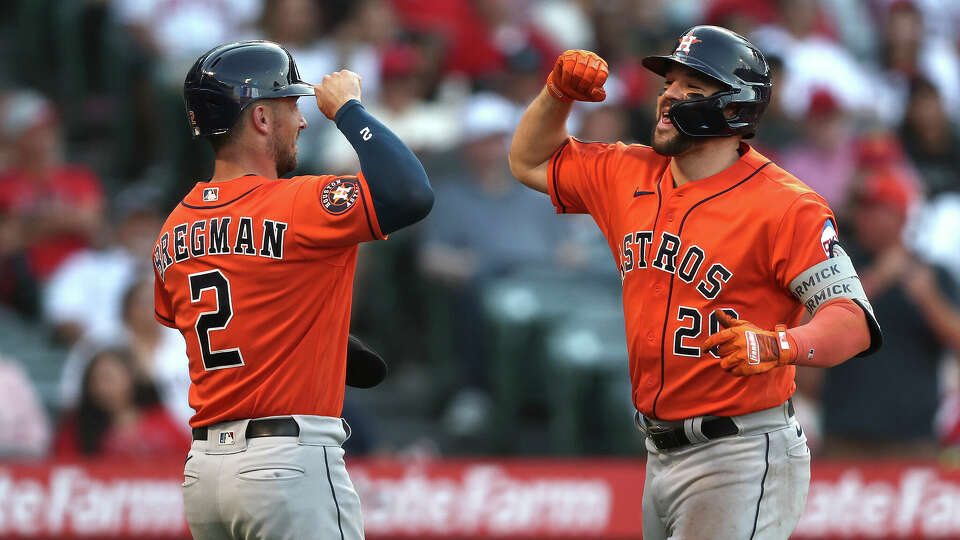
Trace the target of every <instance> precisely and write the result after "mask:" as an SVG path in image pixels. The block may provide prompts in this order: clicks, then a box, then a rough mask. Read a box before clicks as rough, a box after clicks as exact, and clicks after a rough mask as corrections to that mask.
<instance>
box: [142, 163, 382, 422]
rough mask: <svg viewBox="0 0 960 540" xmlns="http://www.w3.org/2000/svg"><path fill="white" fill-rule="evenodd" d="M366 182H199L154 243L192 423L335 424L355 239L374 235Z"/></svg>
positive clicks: (162, 301) (159, 314)
mask: <svg viewBox="0 0 960 540" xmlns="http://www.w3.org/2000/svg"><path fill="white" fill-rule="evenodd" d="M369 193H370V190H369V188H368V187H367V184H366V181H365V180H364V178H363V175H357V176H345V177H334V176H298V177H295V178H293V179H290V180H283V179H281V180H268V179H266V178H263V177H260V176H254V175H248V176H242V177H240V178H235V179H233V180H229V181H226V182H215V183H207V182H200V183H198V184H197V185H196V186H195V187H194V188H193V189H192V190H191V191H190V193H189V194H187V196H186V197H185V198H184V199H183V201H182V202H181V203H180V204H179V205H177V207H176V208H175V209H174V210H173V212H171V214H170V216H169V217H168V218H167V220H166V223H164V225H163V229H162V230H161V231H160V236H159V239H158V240H157V244H156V246H155V247H154V253H153V263H154V272H155V284H156V285H155V289H156V291H155V294H156V298H155V303H156V318H157V320H158V321H160V322H161V323H162V324H164V325H166V326H170V327H172V328H177V329H179V330H180V332H181V333H183V337H184V340H185V341H186V345H187V356H188V358H189V361H190V379H191V382H192V384H191V385H190V406H191V407H193V408H194V410H195V411H196V414H194V416H193V417H192V418H191V419H190V425H191V426H193V427H199V426H206V425H209V424H213V423H216V422H221V421H224V420H233V419H243V418H258V417H264V416H277V415H289V414H310V415H322V416H333V417H339V416H340V412H341V409H342V407H343V393H344V380H345V376H346V354H347V334H348V332H349V323H350V307H351V301H352V297H353V277H354V269H355V267H356V261H357V245H358V243H360V242H364V241H368V240H374V239H381V238H384V236H383V235H382V234H381V231H380V226H379V224H378V221H377V216H376V214H375V213H374V208H373V204H372V201H371V200H370V195H369Z"/></svg>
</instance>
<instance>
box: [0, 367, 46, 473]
mask: <svg viewBox="0 0 960 540" xmlns="http://www.w3.org/2000/svg"><path fill="white" fill-rule="evenodd" d="M49 443H50V421H49V420H48V419H47V411H46V410H45V409H44V408H43V404H42V403H41V402H40V398H39V396H38V395H37V390H36V388H34V386H33V382H31V381H30V379H29V377H27V374H26V373H25V372H24V370H23V368H22V367H21V365H20V363H19V362H18V361H16V360H12V359H10V358H5V357H2V356H0V459H6V458H25V457H41V456H42V455H44V454H45V453H46V451H47V445H48V444H49Z"/></svg>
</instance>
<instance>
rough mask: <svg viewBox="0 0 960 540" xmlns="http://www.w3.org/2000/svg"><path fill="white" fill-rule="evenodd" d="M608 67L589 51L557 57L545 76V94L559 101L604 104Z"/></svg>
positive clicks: (608, 73)
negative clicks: (598, 102) (604, 85)
mask: <svg viewBox="0 0 960 540" xmlns="http://www.w3.org/2000/svg"><path fill="white" fill-rule="evenodd" d="M608 75H610V68H608V67H607V62H606V60H604V59H603V58H600V57H599V56H597V55H596V54H595V53H592V52H590V51H581V50H576V51H567V52H565V53H563V54H561V55H560V56H559V57H558V58H557V63H556V64H554V66H553V71H552V72H550V76H549V77H547V91H548V92H550V95H551V96H553V97H554V98H556V99H559V100H560V101H573V100H577V101H603V100H605V99H607V91H606V90H604V89H603V83H605V82H607V76H608Z"/></svg>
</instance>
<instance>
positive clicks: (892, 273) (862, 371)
mask: <svg viewBox="0 0 960 540" xmlns="http://www.w3.org/2000/svg"><path fill="white" fill-rule="evenodd" d="M909 189H910V188H909V183H908V182H905V181H904V180H903V179H900V178H896V177H890V176H885V175H875V176H872V177H869V178H866V179H865V180H864V183H863V185H862V186H861V188H860V189H859V191H858V192H857V194H856V196H855V197H854V199H853V205H852V211H851V216H850V224H851V225H852V229H853V230H852V234H850V235H847V236H846V237H845V238H844V239H843V240H842V241H843V246H844V248H845V249H847V251H848V252H849V254H850V255H851V257H852V258H853V260H854V264H855V265H856V266H857V268H860V269H861V271H860V275H861V280H862V282H863V287H864V290H866V292H867V295H868V296H869V297H870V301H871V303H872V304H873V306H874V309H875V310H876V314H877V318H878V320H879V322H880V326H881V327H882V328H883V330H884V345H883V348H882V349H881V350H880V351H879V352H877V353H875V354H874V355H872V356H871V357H869V358H853V359H851V360H849V361H847V362H846V363H844V364H843V365H840V366H836V367H833V368H831V369H828V370H824V371H823V372H821V373H822V374H823V377H825V379H824V381H823V388H822V396H821V404H822V414H823V431H824V453H827V454H831V455H835V456H847V457H857V456H864V455H870V456H884V455H900V456H925V457H931V456H933V455H935V452H936V449H937V444H936V436H935V432H934V417H935V414H936V412H937V409H938V406H939V401H940V397H939V381H938V377H939V375H938V372H939V367H940V363H941V360H942V358H943V356H944V353H945V352H947V351H953V352H955V353H956V352H960V312H958V311H957V308H956V302H957V299H958V296H957V293H956V287H955V284H954V282H953V281H952V280H951V279H950V278H949V277H948V275H947V274H946V272H945V271H944V270H943V269H942V268H939V267H936V266H933V267H930V266H926V265H924V264H923V263H920V262H918V258H917V257H916V256H915V255H913V254H911V253H909V252H908V251H907V249H906V248H905V247H904V245H903V243H902V239H901V238H902V234H901V233H902V229H903V226H904V223H905V220H906V215H907V209H908V207H909V206H910V204H911V200H912V196H911V194H910V191H909Z"/></svg>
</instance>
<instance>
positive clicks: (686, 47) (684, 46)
mask: <svg viewBox="0 0 960 540" xmlns="http://www.w3.org/2000/svg"><path fill="white" fill-rule="evenodd" d="M701 41H702V40H700V39H697V37H696V36H694V35H693V32H690V33H689V34H687V35H685V36H683V39H681V40H680V45H678V46H677V50H675V51H673V54H677V53H684V54H690V46H691V45H693V44H694V43H700V42H701Z"/></svg>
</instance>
